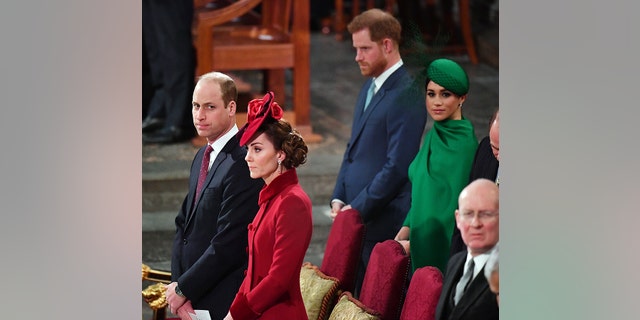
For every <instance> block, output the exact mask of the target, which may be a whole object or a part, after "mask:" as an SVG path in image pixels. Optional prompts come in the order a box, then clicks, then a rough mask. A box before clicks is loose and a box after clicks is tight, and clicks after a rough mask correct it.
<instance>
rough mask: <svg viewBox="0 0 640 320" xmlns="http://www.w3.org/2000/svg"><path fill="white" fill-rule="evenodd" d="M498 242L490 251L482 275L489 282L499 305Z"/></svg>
mask: <svg viewBox="0 0 640 320" xmlns="http://www.w3.org/2000/svg"><path fill="white" fill-rule="evenodd" d="M498 248H499V244H496V246H495V247H494V248H493V250H492V251H491V255H489V260H488V261H487V265H486V266H485V267H484V276H485V278H487V281H488V282H489V289H490V290H491V292H493V293H494V294H495V295H496V302H498V306H500V265H499V262H498Z"/></svg>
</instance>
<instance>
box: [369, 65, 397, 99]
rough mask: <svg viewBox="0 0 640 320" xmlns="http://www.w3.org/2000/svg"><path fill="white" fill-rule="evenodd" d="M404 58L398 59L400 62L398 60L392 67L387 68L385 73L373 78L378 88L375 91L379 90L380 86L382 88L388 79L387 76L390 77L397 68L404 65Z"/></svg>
mask: <svg viewBox="0 0 640 320" xmlns="http://www.w3.org/2000/svg"><path fill="white" fill-rule="evenodd" d="M402 63H403V62H402V59H400V60H398V62H396V63H395V64H394V65H392V66H391V68H389V69H387V70H385V71H384V72H383V73H381V74H380V75H379V76H378V77H377V78H373V82H374V83H375V84H376V89H375V91H374V93H376V92H378V90H380V88H382V85H383V84H384V82H385V81H387V78H389V76H390V75H391V74H392V73H394V72H395V71H396V70H398V68H400V67H401V66H402Z"/></svg>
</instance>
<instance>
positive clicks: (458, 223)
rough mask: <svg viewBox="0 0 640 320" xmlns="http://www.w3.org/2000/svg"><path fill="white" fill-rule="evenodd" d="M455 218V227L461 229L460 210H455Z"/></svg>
mask: <svg viewBox="0 0 640 320" xmlns="http://www.w3.org/2000/svg"><path fill="white" fill-rule="evenodd" d="M455 216H456V227H458V229H461V228H460V210H458V209H456V211H455Z"/></svg>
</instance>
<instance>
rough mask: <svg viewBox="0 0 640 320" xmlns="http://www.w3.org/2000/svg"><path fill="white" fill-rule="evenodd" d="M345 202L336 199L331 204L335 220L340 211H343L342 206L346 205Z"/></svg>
mask: <svg viewBox="0 0 640 320" xmlns="http://www.w3.org/2000/svg"><path fill="white" fill-rule="evenodd" d="M344 206H345V205H344V203H342V202H340V201H334V202H333V203H332V204H331V220H335V219H336V217H337V216H338V212H340V211H342V208H343V207H344Z"/></svg>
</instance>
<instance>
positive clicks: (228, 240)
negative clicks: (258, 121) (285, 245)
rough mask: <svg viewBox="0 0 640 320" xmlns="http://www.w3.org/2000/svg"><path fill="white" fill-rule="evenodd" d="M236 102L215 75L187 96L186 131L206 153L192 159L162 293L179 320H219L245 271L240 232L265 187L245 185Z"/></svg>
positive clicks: (254, 182)
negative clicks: (189, 119) (198, 312)
mask: <svg viewBox="0 0 640 320" xmlns="http://www.w3.org/2000/svg"><path fill="white" fill-rule="evenodd" d="M237 97H238V93H237V90H236V86H235V83H234V82H233V80H232V79H231V78H230V77H229V76H227V75H225V74H223V73H219V72H211V73H207V74H205V75H203V76H202V77H200V79H199V80H198V83H197V84H196V88H195V90H194V92H193V103H192V104H193V106H192V108H191V112H192V114H193V124H194V126H195V128H196V130H197V131H198V135H200V136H202V137H205V138H207V146H206V147H203V148H201V149H200V150H199V151H198V153H197V154H196V156H195V158H194V160H193V163H192V165H191V176H190V178H189V193H188V194H187V196H186V197H185V199H184V202H183V204H182V207H181V208H180V211H179V212H178V216H177V217H176V220H175V222H176V234H175V238H174V241H173V251H172V256H171V280H172V281H173V282H171V283H170V284H169V285H168V286H167V289H166V295H167V302H168V303H169V310H170V311H171V312H173V313H176V314H178V315H180V316H181V317H182V319H189V317H188V315H187V313H193V309H203V310H208V311H209V314H210V316H211V319H213V320H220V319H223V318H224V316H225V315H226V314H227V311H229V307H230V306H231V302H232V301H233V299H234V298H235V295H236V292H238V289H239V288H240V284H241V283H242V280H243V278H244V275H245V272H246V268H247V261H248V257H247V239H248V230H247V226H248V225H249V223H251V221H253V218H254V217H255V215H256V213H257V212H258V194H259V192H260V190H261V188H262V186H263V185H264V182H262V180H261V179H251V176H250V175H249V168H248V167H247V162H246V161H244V157H245V156H246V154H247V149H246V148H243V147H241V146H240V144H239V142H238V141H239V138H238V137H237V133H238V127H237V126H236V100H237ZM209 146H210V147H209ZM207 152H210V153H209V156H208V159H207V155H206V153H207ZM203 159H204V161H203ZM207 168H208V169H207ZM200 181H201V182H200Z"/></svg>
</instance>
